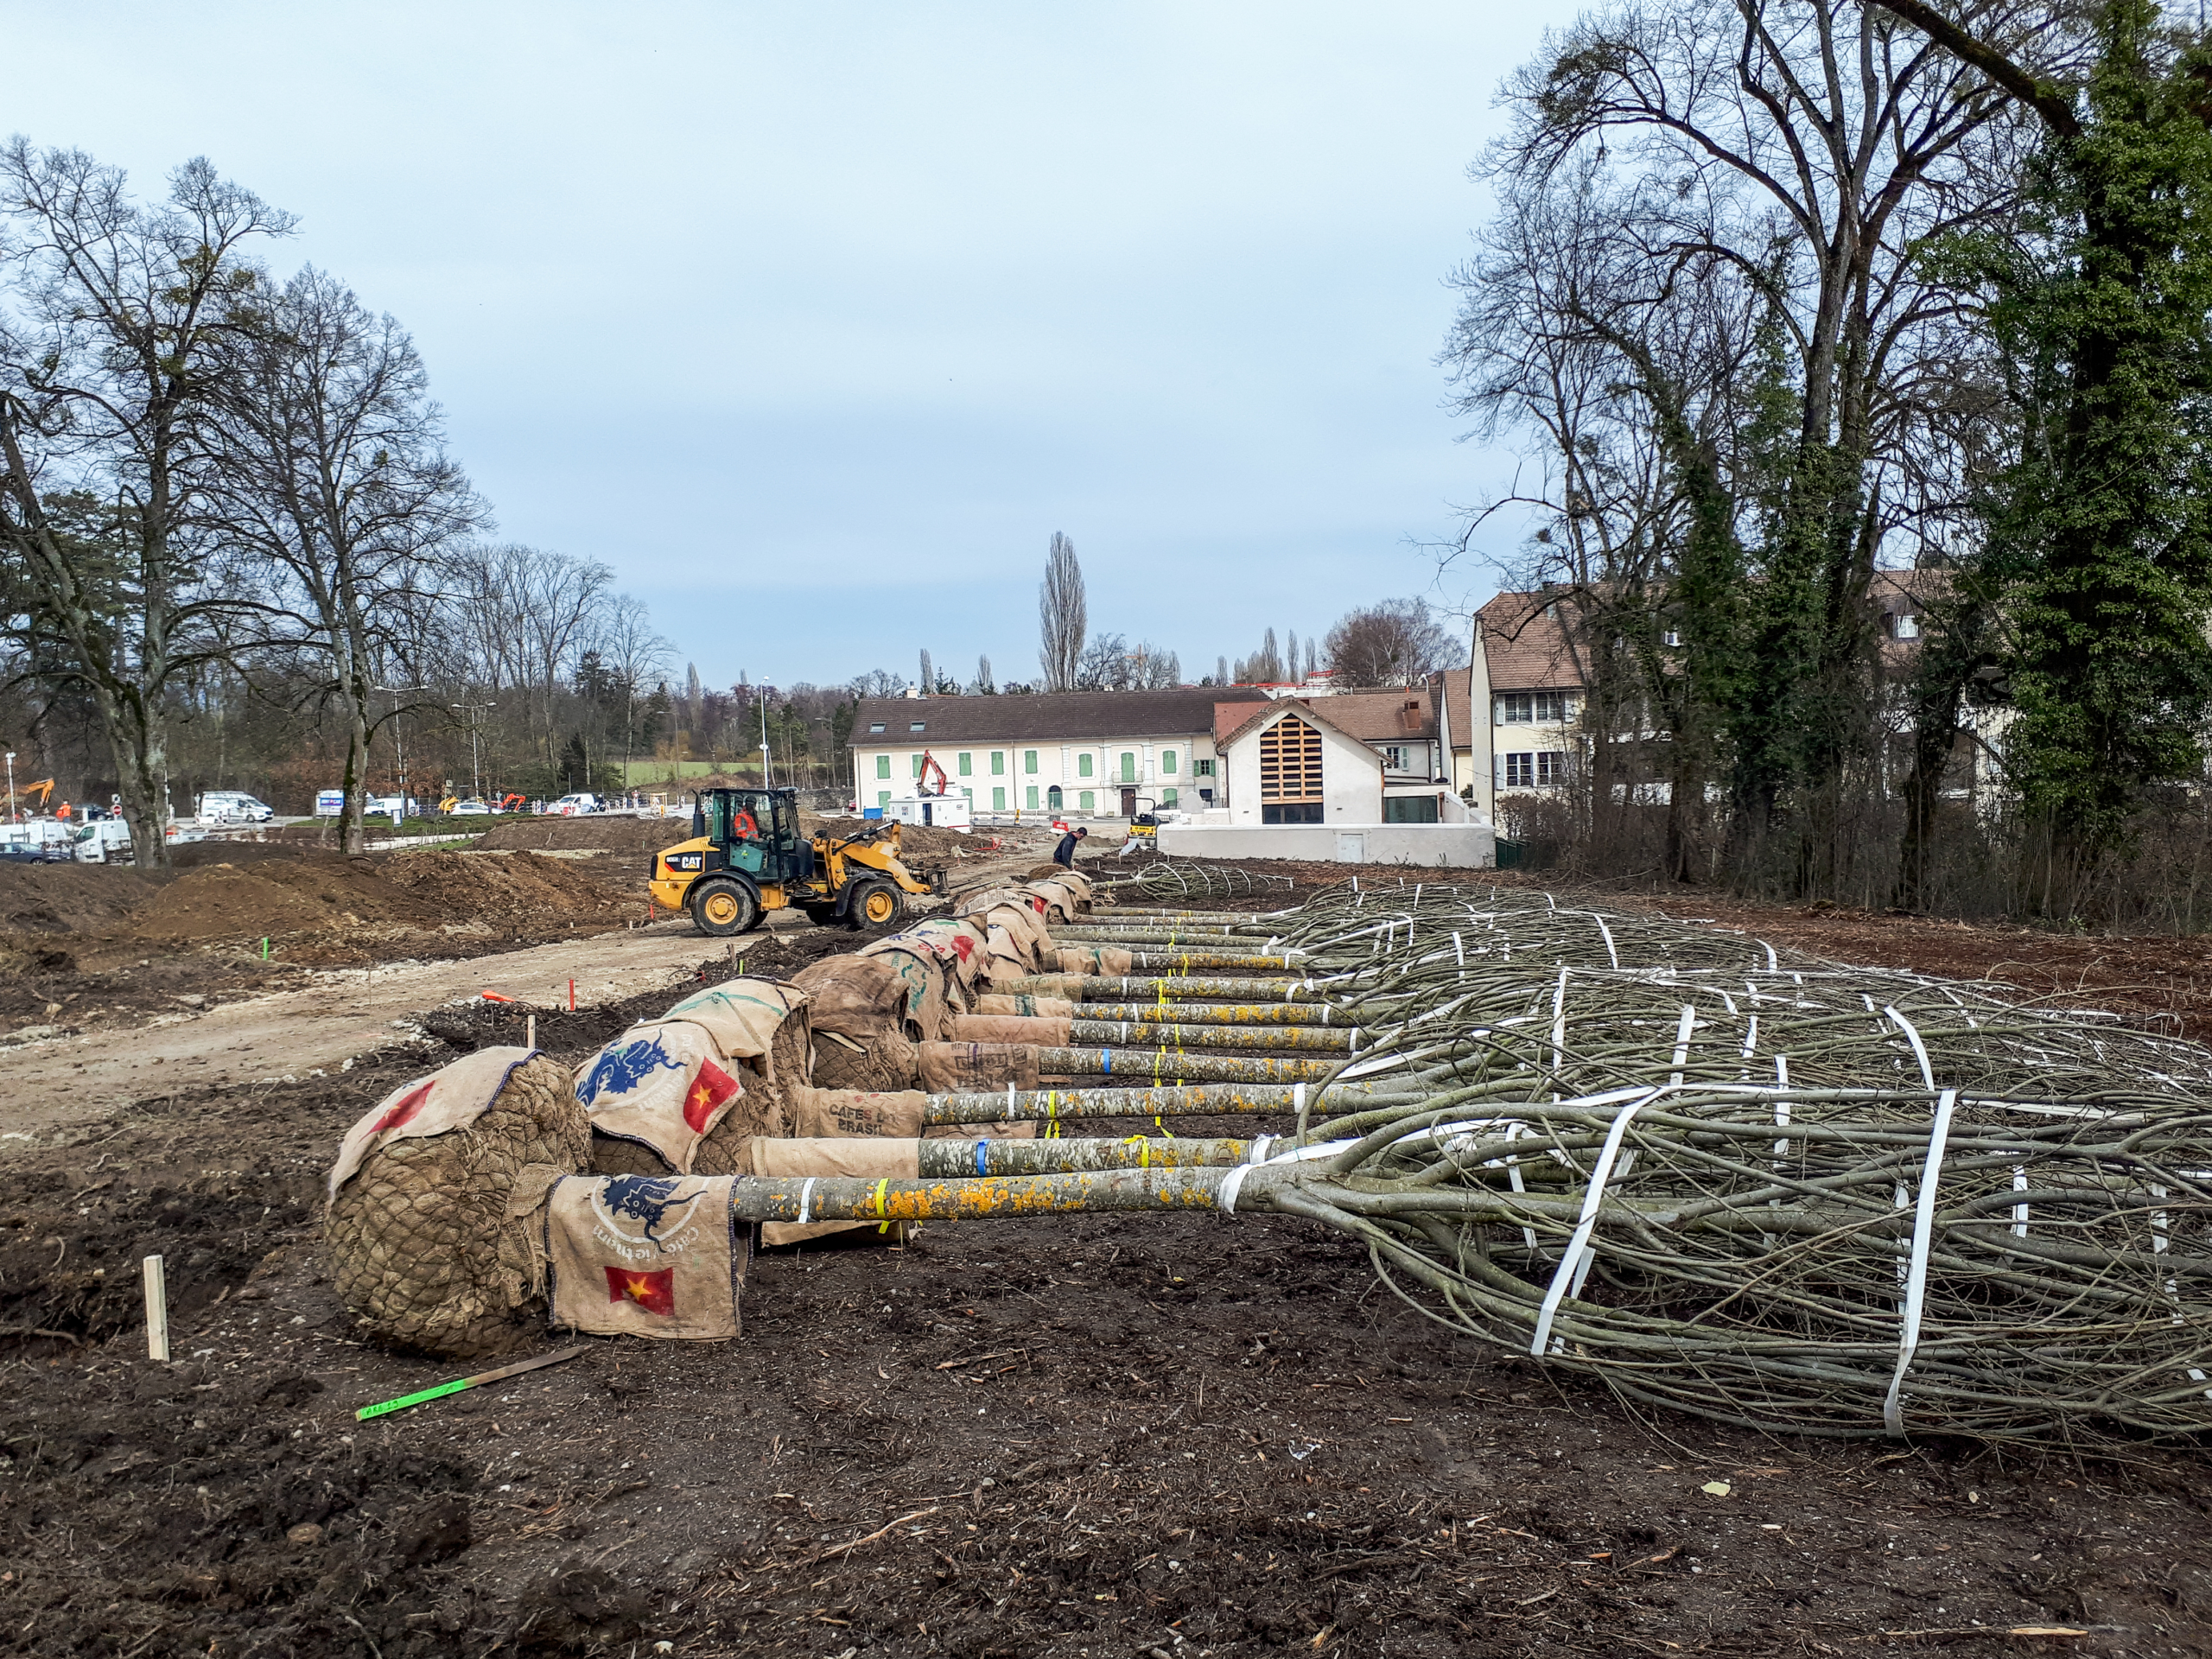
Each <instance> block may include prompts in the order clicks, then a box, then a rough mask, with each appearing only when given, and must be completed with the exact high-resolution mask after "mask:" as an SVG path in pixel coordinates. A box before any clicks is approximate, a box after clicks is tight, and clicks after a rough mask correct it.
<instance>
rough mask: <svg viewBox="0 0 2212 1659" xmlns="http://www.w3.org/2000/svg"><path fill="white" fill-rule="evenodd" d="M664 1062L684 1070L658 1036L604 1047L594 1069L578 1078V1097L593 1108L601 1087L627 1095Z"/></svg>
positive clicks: (672, 1068)
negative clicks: (618, 1045) (670, 1056)
mask: <svg viewBox="0 0 2212 1659" xmlns="http://www.w3.org/2000/svg"><path fill="white" fill-rule="evenodd" d="M663 1066H666V1067H667V1068H668V1069H669V1070H670V1071H682V1070H683V1061H681V1060H672V1059H671V1058H669V1057H668V1051H667V1050H666V1049H664V1048H663V1047H662V1046H660V1039H659V1038H658V1037H640V1038H639V1039H637V1040H636V1041H635V1042H629V1043H625V1044H623V1045H622V1046H620V1048H607V1049H602V1050H601V1052H600V1056H599V1058H597V1059H595V1060H594V1061H593V1062H592V1063H591V1070H590V1071H587V1072H585V1073H584V1074H583V1076H582V1077H579V1078H577V1079H576V1100H577V1102H578V1103H579V1104H581V1105H582V1107H583V1108H584V1109H585V1110H586V1111H589V1110H590V1109H591V1106H592V1103H593V1102H594V1101H595V1100H597V1099H598V1098H599V1094H600V1090H602V1089H605V1090H612V1091H613V1093H615V1094H618V1095H626V1094H628V1093H629V1092H630V1091H631V1090H632V1089H635V1088H636V1087H637V1086H638V1085H639V1084H641V1083H643V1082H644V1081H645V1079H646V1078H647V1077H651V1076H652V1074H653V1073H654V1072H656V1071H659V1070H660V1069H661V1068H662V1067H663Z"/></svg>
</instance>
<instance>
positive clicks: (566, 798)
mask: <svg viewBox="0 0 2212 1659" xmlns="http://www.w3.org/2000/svg"><path fill="white" fill-rule="evenodd" d="M545 810H546V811H548V812H549V813H557V814H558V815H559V816H561V817H564V818H572V817H575V816H576V815H577V814H578V813H580V812H604V811H606V810H607V806H606V804H605V803H604V802H602V801H601V799H600V798H599V797H598V796H596V795H593V794H588V793H586V794H579V795H563V797H562V798H560V799H559V800H557V801H556V802H554V803H553V804H552V805H550V806H549V807H547V808H546V809H545Z"/></svg>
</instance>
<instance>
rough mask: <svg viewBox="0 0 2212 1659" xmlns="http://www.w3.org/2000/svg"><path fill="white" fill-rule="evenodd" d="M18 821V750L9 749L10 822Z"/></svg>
mask: <svg viewBox="0 0 2212 1659" xmlns="http://www.w3.org/2000/svg"><path fill="white" fill-rule="evenodd" d="M15 821H16V752H15V751H14V750H13V749H10V750H9V751H8V822H9V823H14V822H15Z"/></svg>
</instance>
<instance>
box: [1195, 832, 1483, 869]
mask: <svg viewBox="0 0 2212 1659" xmlns="http://www.w3.org/2000/svg"><path fill="white" fill-rule="evenodd" d="M1160 852H1161V853H1162V854H1164V855H1166V856H1169V857H1173V858H1300V859H1310V860H1314V861H1319V862H1322V863H1335V864H1429V865H1437V864H1445V865H1450V866H1452V867H1453V868H1458V869H1477V870H1481V869H1489V868H1492V867H1493V866H1495V865H1496V864H1497V831H1496V830H1495V829H1491V826H1490V825H1488V824H1486V823H1279V824H1257V823H1163V824H1161V825H1160Z"/></svg>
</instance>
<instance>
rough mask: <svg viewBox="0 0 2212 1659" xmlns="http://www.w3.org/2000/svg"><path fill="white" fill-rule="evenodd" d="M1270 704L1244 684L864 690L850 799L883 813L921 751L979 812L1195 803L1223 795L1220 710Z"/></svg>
mask: <svg viewBox="0 0 2212 1659" xmlns="http://www.w3.org/2000/svg"><path fill="white" fill-rule="evenodd" d="M1267 702H1268V698H1267V694H1266V693H1265V692H1263V691H1261V690H1256V689H1255V688H1251V687H1245V686H1196V687H1185V688H1181V689H1179V690H1170V691H1066V692H1052V693H1046V694H1045V695H1042V696H978V697H872V698H869V699H868V700H867V701H865V702H862V703H861V705H860V708H859V709H858V710H857V711H856V712H855V715H854V720H853V735H852V740H851V747H852V754H853V799H854V800H855V802H856V803H857V804H859V805H860V806H861V808H863V809H866V808H870V807H873V808H876V809H879V810H885V811H888V810H891V804H892V802H893V799H894V798H906V797H908V796H912V794H913V793H914V789H915V785H916V784H917V783H918V782H919V781H920V779H921V777H922V768H923V757H924V756H925V755H926V756H927V757H928V758H929V759H930V760H931V761H932V762H934V763H935V764H936V765H937V766H942V767H944V775H945V781H946V784H947V785H948V787H949V788H950V790H951V791H953V792H954V793H956V794H960V795H964V796H965V797H966V798H968V799H969V801H970V802H971V803H972V804H973V805H974V809H975V810H976V811H978V812H1025V813H1026V812H1039V813H1044V812H1058V813H1074V814H1077V815H1090V816H1095V817H1133V816H1135V813H1136V812H1137V811H1138V810H1141V808H1142V807H1145V806H1147V805H1148V806H1154V807H1159V808H1161V809H1163V810H1182V811H1185V812H1191V811H1203V810H1205V809H1206V808H1207V807H1209V806H1211V805H1213V804H1215V803H1216V801H1217V799H1219V798H1221V795H1222V779H1221V776H1220V772H1219V770H1218V755H1217V751H1216V749H1215V747H1214V725H1215V710H1216V709H1217V707H1218V706H1221V705H1224V704H1227V705H1231V706H1247V705H1249V706H1252V707H1255V708H1256V707H1264V706H1266V705H1267ZM935 782H936V778H935V774H934V773H933V772H932V774H931V785H932V787H933V786H934V785H935Z"/></svg>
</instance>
